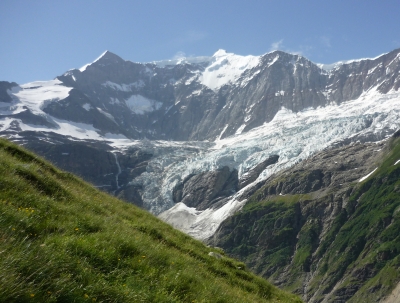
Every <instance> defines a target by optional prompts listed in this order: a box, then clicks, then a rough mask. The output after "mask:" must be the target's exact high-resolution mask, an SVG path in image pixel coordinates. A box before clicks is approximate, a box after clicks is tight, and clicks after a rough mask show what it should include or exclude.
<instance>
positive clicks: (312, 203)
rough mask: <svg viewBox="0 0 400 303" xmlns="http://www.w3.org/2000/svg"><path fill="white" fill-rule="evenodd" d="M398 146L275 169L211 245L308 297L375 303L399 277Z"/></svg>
mask: <svg viewBox="0 0 400 303" xmlns="http://www.w3.org/2000/svg"><path fill="white" fill-rule="evenodd" d="M399 146H400V142H399V141H398V139H393V140H392V141H391V142H389V143H387V144H386V145H385V144H384V143H378V144H376V143H365V144H360V143H359V144H352V145H350V146H343V147H338V148H334V149H329V150H326V151H323V152H321V153H319V154H317V155H315V156H313V157H311V158H310V159H307V160H305V161H303V162H301V163H300V164H298V165H296V166H294V167H293V168H291V169H289V170H286V171H283V172H280V173H278V174H276V175H275V176H273V177H271V178H270V179H268V180H267V181H266V182H265V184H264V186H263V187H261V188H260V189H259V190H258V191H257V192H256V193H254V195H253V196H252V197H251V198H250V199H249V202H248V203H247V204H246V206H245V207H244V208H243V209H242V211H240V212H238V213H237V214H235V215H234V216H232V217H230V218H229V219H227V220H226V221H224V222H223V223H222V224H221V226H220V228H219V229H218V230H217V232H216V233H215V235H214V236H213V237H212V238H211V239H209V242H210V243H211V244H212V245H214V246H218V247H221V248H223V249H224V250H225V251H226V252H227V253H228V254H230V255H232V256H235V257H238V258H240V259H242V260H244V261H245V262H246V263H247V265H248V266H249V267H250V268H252V269H253V270H254V271H255V272H257V273H258V274H261V275H263V276H264V277H266V278H269V279H270V280H271V281H273V282H274V283H275V284H276V285H279V286H281V287H284V288H287V289H290V290H292V291H294V292H296V293H298V294H300V295H302V296H303V299H304V300H305V301H306V302H361V301H362V302H378V301H379V300H380V299H382V298H383V297H384V296H385V295H386V294H387V293H388V292H390V290H391V289H392V288H394V287H395V286H396V284H397V281H398V279H399V278H400V275H399V274H398V273H396V274H395V277H389V276H390V274H389V272H391V271H392V270H395V271H396V270H397V269H394V268H398V266H399V264H400V263H399V258H400V250H398V248H397V246H398V244H395V243H394V242H391V241H397V240H394V239H397V238H398V233H397V232H400V229H399V228H400V225H399V224H400V219H399V217H398V215H397V209H398V207H400V196H399V191H398V184H397V183H398V180H399V178H400V168H399V167H397V164H396V165H394V164H395V163H396V160H397V159H398V158H400V153H399V150H400V149H399ZM377 167H378V170H376V172H375V173H374V174H373V175H372V176H371V177H369V178H365V176H368V175H369V173H371V172H373V171H374V170H375V169H376V168H377ZM360 180H361V182H360ZM398 229H399V230H398ZM395 230H396V232H395ZM395 247H396V248H395ZM388 275H389V276H388Z"/></svg>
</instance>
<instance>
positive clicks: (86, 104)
mask: <svg viewBox="0 0 400 303" xmlns="http://www.w3.org/2000/svg"><path fill="white" fill-rule="evenodd" d="M82 107H83V108H84V109H85V110H87V111H89V110H91V109H92V108H93V107H92V106H91V105H90V104H89V103H85V104H83V105H82Z"/></svg>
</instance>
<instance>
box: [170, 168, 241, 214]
mask: <svg viewBox="0 0 400 303" xmlns="http://www.w3.org/2000/svg"><path fill="white" fill-rule="evenodd" d="M237 173H238V172H237V170H233V171H232V172H231V171H230V170H229V167H227V166H225V167H223V168H222V169H220V170H216V171H211V172H205V173H201V174H198V175H190V176H189V177H188V178H186V179H185V180H184V181H183V182H182V183H179V184H178V185H177V186H176V187H175V188H174V191H173V197H174V202H175V203H178V202H182V203H184V204H185V205H187V206H189V207H195V208H196V209H197V210H205V209H207V208H209V207H212V206H213V205H214V204H215V203H217V202H218V201H220V200H221V199H223V198H226V197H229V196H231V195H232V194H234V193H235V192H236V191H237V189H238V175H237ZM214 206H215V205H214Z"/></svg>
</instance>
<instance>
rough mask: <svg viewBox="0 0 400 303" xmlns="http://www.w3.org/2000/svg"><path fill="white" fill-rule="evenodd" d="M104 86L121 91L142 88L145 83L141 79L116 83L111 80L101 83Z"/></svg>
mask: <svg viewBox="0 0 400 303" xmlns="http://www.w3.org/2000/svg"><path fill="white" fill-rule="evenodd" d="M102 85H103V86H105V87H110V88H112V89H114V90H118V91H122V92H131V91H132V89H133V88H136V89H138V88H142V87H144V86H145V83H144V82H143V81H142V80H139V81H136V82H133V83H130V84H124V83H121V84H117V83H114V82H111V81H106V82H105V83H103V84H102Z"/></svg>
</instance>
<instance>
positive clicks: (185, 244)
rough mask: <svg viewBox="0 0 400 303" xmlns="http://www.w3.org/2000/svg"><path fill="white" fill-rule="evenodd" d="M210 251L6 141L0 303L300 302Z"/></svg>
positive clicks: (0, 186) (0, 157) (1, 149)
mask: <svg viewBox="0 0 400 303" xmlns="http://www.w3.org/2000/svg"><path fill="white" fill-rule="evenodd" d="M211 251H213V252H215V253H217V254H223V251H222V250H219V249H217V248H209V247H206V246H205V245H204V244H202V243H201V242H198V241H196V240H194V239H192V238H190V237H189V236H187V235H185V234H183V233H181V232H178V231H177V230H175V229H173V228H172V227H170V226H169V225H167V224H165V223H163V222H161V221H160V220H158V219H157V218H155V217H154V216H152V215H150V214H149V213H147V212H146V211H143V210H141V209H139V208H137V207H135V206H133V205H130V204H127V203H124V202H121V201H119V200H117V199H115V198H113V197H111V196H109V195H107V194H105V193H102V192H100V191H98V190H96V189H94V188H93V187H92V186H90V185H88V184H86V183H85V182H83V181H82V180H80V179H78V178H76V177H75V176H73V175H72V174H70V173H65V172H62V171H59V170H58V169H56V168H54V167H53V166H51V165H50V164H48V163H47V162H45V161H44V160H42V159H41V158H38V157H37V156H35V155H34V154H31V153H29V152H27V151H25V150H24V149H22V148H20V147H17V146H16V145H14V144H11V143H10V142H8V141H6V140H4V139H0V302H229V303H231V302H241V303H242V302H301V301H300V299H299V298H298V297H296V296H294V295H292V294H289V293H286V292H283V291H281V290H279V289H277V288H276V287H274V286H272V285H271V284H269V283H268V282H267V281H266V280H264V279H262V278H259V277H257V276H255V275H253V274H252V273H250V272H249V271H248V270H247V269H246V268H245V265H244V264H243V263H241V262H238V261H236V260H233V259H230V258H227V257H223V258H215V257H213V256H209V252H211ZM218 256H219V255H218Z"/></svg>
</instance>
